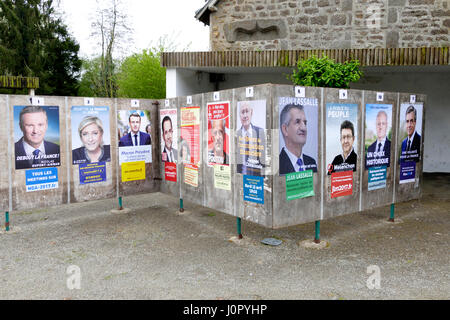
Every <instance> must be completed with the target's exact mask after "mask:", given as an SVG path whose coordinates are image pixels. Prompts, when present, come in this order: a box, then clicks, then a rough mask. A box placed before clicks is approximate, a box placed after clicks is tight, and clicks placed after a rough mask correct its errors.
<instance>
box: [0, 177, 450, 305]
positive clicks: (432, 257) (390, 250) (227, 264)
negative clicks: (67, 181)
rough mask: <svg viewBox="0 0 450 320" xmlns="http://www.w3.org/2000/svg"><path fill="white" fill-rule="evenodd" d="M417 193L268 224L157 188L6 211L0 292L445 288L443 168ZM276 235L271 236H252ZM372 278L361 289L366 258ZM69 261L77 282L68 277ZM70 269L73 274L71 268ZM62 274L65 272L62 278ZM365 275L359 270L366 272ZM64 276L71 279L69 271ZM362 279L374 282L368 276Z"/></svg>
mask: <svg viewBox="0 0 450 320" xmlns="http://www.w3.org/2000/svg"><path fill="white" fill-rule="evenodd" d="M424 181H425V185H424V196H423V198H422V199H421V200H420V201H410V202H406V203H402V204H398V205H396V218H400V220H401V222H400V223H394V224H392V223H388V222H387V221H386V220H387V218H388V217H389V207H384V208H381V209H376V210H370V211H365V212H363V213H357V214H349V215H346V216H343V217H338V218H334V219H330V220H326V221H323V222H322V224H321V238H322V240H325V241H327V242H328V243H329V245H328V246H327V247H326V248H324V249H320V250H319V249H314V248H305V247H303V246H300V245H299V242H301V241H303V240H306V239H312V238H313V237H314V224H313V223H308V224H304V225H299V226H295V227H289V228H284V229H280V230H270V229H266V228H263V227H261V226H258V225H255V224H253V223H250V222H246V221H243V226H242V232H243V235H244V239H242V240H239V241H230V238H232V237H233V236H235V235H236V234H235V233H236V219H235V218H234V217H231V216H229V215H226V214H223V213H220V212H217V211H214V210H211V209H208V208H204V207H200V206H196V205H193V204H191V203H189V202H185V208H186V211H185V212H184V213H183V214H180V213H179V212H178V210H177V208H178V199H175V198H173V197H170V196H167V195H164V194H161V193H156V194H151V195H138V196H129V197H125V198H124V206H125V207H127V208H129V209H131V210H130V212H129V213H119V214H114V213H111V209H115V208H116V207H117V201H116V200H115V199H109V200H102V201H93V202H88V203H79V204H70V205H64V206H59V207H54V208H46V209H39V210H34V211H32V212H31V211H28V212H13V213H12V214H11V223H12V227H13V231H16V232H15V233H9V234H5V233H4V232H3V233H0V242H1V246H0V299H56V300H63V299H73V300H76V299H194V300H195V299H202V300H203V299H211V300H214V299H219V300H222V299H224V300H228V299H251V300H253V299H254V300H260V299H276V300H277V299H306V300H308V299H332V300H343V299H345V300H349V299H446V300H447V299H449V298H450V281H449V274H450V272H449V271H450V270H449V269H450V268H449V266H450V264H449V262H450V261H449V243H450V241H449V240H450V237H449V230H450V228H449V226H450V219H449V218H450V191H449V190H450V176H449V175H426V176H425V180H424ZM267 237H275V238H278V239H281V240H283V243H282V244H281V245H280V246H277V247H272V246H267V245H263V244H261V242H260V241H261V240H262V239H264V238H267ZM373 265H375V266H377V267H378V268H379V270H380V276H381V280H380V288H378V289H377V288H374V289H369V288H368V286H367V282H368V279H369V277H371V273H368V272H367V271H368V270H367V268H368V267H369V266H373ZM69 266H78V267H79V268H80V272H81V273H80V274H81V280H80V289H74V290H70V289H69V288H68V286H67V282H68V278H70V277H73V276H71V275H70V274H68V273H67V269H68V267H69ZM71 279H72V278H71ZM69 282H70V281H69ZM369 282H370V281H369ZM70 283H73V282H70ZM370 283H373V282H370Z"/></svg>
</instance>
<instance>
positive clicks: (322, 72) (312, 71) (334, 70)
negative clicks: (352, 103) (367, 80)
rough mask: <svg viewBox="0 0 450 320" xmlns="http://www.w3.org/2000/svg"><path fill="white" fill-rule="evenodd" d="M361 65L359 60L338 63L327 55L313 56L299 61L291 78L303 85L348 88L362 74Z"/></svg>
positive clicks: (295, 82) (297, 83)
mask: <svg viewBox="0 0 450 320" xmlns="http://www.w3.org/2000/svg"><path fill="white" fill-rule="evenodd" d="M359 66H360V63H359V61H358V60H352V61H346V62H345V63H336V62H334V61H333V60H331V59H329V58H328V57H327V56H323V57H322V58H318V57H317V56H312V57H310V58H309V59H306V60H299V61H298V62H297V68H296V70H294V71H293V74H292V75H291V76H290V80H291V81H292V82H293V83H294V84H296V85H301V86H311V87H329V88H343V89H348V88H349V85H350V82H356V81H358V80H359V79H360V78H361V76H362V71H360V70H359Z"/></svg>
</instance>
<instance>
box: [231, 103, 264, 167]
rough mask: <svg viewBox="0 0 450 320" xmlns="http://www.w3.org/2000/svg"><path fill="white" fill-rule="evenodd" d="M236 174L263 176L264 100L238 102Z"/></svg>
mask: <svg viewBox="0 0 450 320" xmlns="http://www.w3.org/2000/svg"><path fill="white" fill-rule="evenodd" d="M237 114H238V116H237V117H236V137H237V139H238V141H237V150H238V152H237V155H238V158H237V159H236V163H237V168H236V171H237V173H242V174H244V175H249V176H263V175H264V168H265V159H266V134H265V130H266V100H254V101H238V103H237Z"/></svg>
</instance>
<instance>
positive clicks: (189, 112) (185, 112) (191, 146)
mask: <svg viewBox="0 0 450 320" xmlns="http://www.w3.org/2000/svg"><path fill="white" fill-rule="evenodd" d="M179 153H180V159H181V161H182V162H183V163H186V164H187V163H190V164H198V163H200V107H184V108H181V137H180V145H179Z"/></svg>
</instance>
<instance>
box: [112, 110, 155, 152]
mask: <svg viewBox="0 0 450 320" xmlns="http://www.w3.org/2000/svg"><path fill="white" fill-rule="evenodd" d="M128 122H129V124H130V130H131V131H130V133H129V134H127V135H124V136H123V137H122V138H120V141H119V147H132V146H144V145H149V144H152V140H151V139H150V135H149V134H148V133H145V132H142V131H139V129H140V127H141V116H140V115H139V114H137V113H133V114H131V115H130V116H129V117H128Z"/></svg>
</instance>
